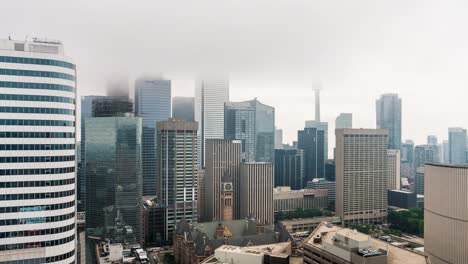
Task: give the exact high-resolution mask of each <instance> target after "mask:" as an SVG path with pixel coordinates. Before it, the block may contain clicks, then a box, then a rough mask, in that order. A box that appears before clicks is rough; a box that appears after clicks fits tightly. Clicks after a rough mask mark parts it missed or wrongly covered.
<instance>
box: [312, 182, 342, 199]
mask: <svg viewBox="0 0 468 264" xmlns="http://www.w3.org/2000/svg"><path fill="white" fill-rule="evenodd" d="M307 189H314V190H327V191H328V202H335V197H336V184H335V182H334V181H328V180H326V179H323V178H317V179H313V180H311V181H308V182H307Z"/></svg>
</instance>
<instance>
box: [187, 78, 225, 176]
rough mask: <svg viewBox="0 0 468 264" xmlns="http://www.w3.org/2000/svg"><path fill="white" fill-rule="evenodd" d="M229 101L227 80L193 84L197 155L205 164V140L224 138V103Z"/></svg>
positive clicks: (203, 164) (202, 81) (201, 81)
mask: <svg viewBox="0 0 468 264" xmlns="http://www.w3.org/2000/svg"><path fill="white" fill-rule="evenodd" d="M228 101H229V80H198V81H197V82H196V84H195V121H196V122H198V152H199V154H198V156H199V157H200V165H201V166H202V167H204V166H205V140H206V139H210V138H214V139H223V138H224V104H225V103H227V102H228Z"/></svg>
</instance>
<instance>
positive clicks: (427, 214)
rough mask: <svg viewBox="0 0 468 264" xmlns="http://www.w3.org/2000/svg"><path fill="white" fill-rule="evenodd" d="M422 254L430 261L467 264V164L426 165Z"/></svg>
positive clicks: (433, 262)
mask: <svg viewBox="0 0 468 264" xmlns="http://www.w3.org/2000/svg"><path fill="white" fill-rule="evenodd" d="M425 176H426V177H425V181H426V189H425V192H424V199H425V202H424V203H425V204H424V241H425V243H424V253H425V254H427V255H428V256H429V257H430V259H431V263H432V264H447V263H454V264H455V263H456V264H462V263H468V251H467V250H466V248H467V246H466V245H467V241H468V191H467V190H468V167H467V166H460V165H457V166H454V165H441V164H427V165H426V174H425Z"/></svg>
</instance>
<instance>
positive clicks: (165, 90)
mask: <svg viewBox="0 0 468 264" xmlns="http://www.w3.org/2000/svg"><path fill="white" fill-rule="evenodd" d="M135 115H136V116H138V117H141V118H142V122H143V132H142V137H143V138H142V144H143V145H142V162H143V195H155V194H156V148H157V146H156V123H157V122H159V121H164V120H167V119H168V118H169V117H171V81H170V80H163V79H145V78H141V79H138V80H136V82H135Z"/></svg>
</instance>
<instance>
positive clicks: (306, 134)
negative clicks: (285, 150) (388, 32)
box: [297, 128, 325, 183]
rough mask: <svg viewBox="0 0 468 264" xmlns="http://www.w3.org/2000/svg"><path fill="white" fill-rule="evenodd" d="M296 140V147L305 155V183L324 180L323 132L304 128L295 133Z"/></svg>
mask: <svg viewBox="0 0 468 264" xmlns="http://www.w3.org/2000/svg"><path fill="white" fill-rule="evenodd" d="M297 140H298V141H297V147H298V148H299V149H302V150H304V154H305V181H309V180H312V179H314V178H324V177H325V154H324V153H323V144H324V131H323V130H319V129H317V128H304V130H299V131H297ZM303 183H305V182H303Z"/></svg>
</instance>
